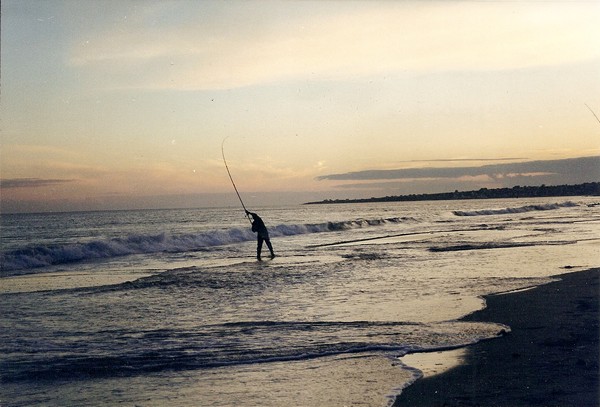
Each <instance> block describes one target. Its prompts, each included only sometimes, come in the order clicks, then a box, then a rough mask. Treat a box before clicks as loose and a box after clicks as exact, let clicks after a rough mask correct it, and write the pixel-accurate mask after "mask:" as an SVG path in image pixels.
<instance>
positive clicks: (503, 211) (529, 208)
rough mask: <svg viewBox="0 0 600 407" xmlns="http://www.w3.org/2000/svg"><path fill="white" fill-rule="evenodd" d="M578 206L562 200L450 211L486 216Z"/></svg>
mask: <svg viewBox="0 0 600 407" xmlns="http://www.w3.org/2000/svg"><path fill="white" fill-rule="evenodd" d="M573 206H578V205H577V204H576V203H573V202H570V201H569V202H563V203H555V204H542V205H527V206H519V207H516V208H504V209H480V210H476V211H452V213H453V214H454V215H456V216H487V215H504V214H510V213H525V212H533V211H549V210H554V209H560V208H569V207H573Z"/></svg>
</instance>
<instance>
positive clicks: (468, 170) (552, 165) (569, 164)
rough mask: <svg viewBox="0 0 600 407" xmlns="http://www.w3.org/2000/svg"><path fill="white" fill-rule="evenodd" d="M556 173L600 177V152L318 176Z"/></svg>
mask: <svg viewBox="0 0 600 407" xmlns="http://www.w3.org/2000/svg"><path fill="white" fill-rule="evenodd" d="M551 175H553V176H556V177H557V178H558V177H562V178H564V179H571V180H573V181H572V182H586V181H598V180H600V156H597V157H581V158H570V159H564V160H547V161H527V162H520V163H507V164H492V165H483V166H479V167H427V168H405V169H394V170H366V171H357V172H348V173H342V174H330V175H323V176H320V177H317V180H320V181H324V180H327V181H373V180H405V181H406V180H410V181H413V180H419V179H421V180H435V179H455V180H457V181H466V180H472V181H475V182H476V181H482V180H485V181H491V180H500V179H509V180H510V179H513V180H514V179H515V178H523V177H543V176H551Z"/></svg>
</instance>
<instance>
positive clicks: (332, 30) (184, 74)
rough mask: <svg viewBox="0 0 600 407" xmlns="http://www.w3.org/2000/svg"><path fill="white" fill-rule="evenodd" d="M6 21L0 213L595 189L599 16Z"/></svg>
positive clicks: (232, 8)
mask: <svg viewBox="0 0 600 407" xmlns="http://www.w3.org/2000/svg"><path fill="white" fill-rule="evenodd" d="M1 7H2V9H1V12H2V15H1V18H2V21H1V22H2V24H1V41H2V44H1V111H0V113H1V150H0V153H1V156H0V158H1V164H0V170H1V173H0V178H1V184H0V186H1V204H2V207H1V209H2V211H3V212H22V211H61V210H95V209H126V208H166V207H197V206H219V205H224V206H235V205H238V201H237V198H236V197H235V195H234V192H233V188H232V186H231V183H230V181H229V178H228V176H227V172H226V171H225V167H224V165H223V160H222V157H221V143H222V142H223V140H224V139H225V138H227V140H226V142H225V153H226V156H227V160H228V164H229V168H230V169H231V171H232V175H233V177H234V179H235V181H236V183H237V186H238V189H239V190H240V193H241V194H242V196H243V197H244V198H245V200H246V201H247V204H248V205H249V206H251V207H253V206H257V205H279V204H288V203H301V202H305V201H309V200H318V199H326V198H360V197H371V196H386V195H404V194H411V193H427V192H445V191H454V190H456V189H458V190H471V189H479V188H482V187H486V188H496V187H505V186H508V187H511V186H514V185H541V184H544V183H545V184H546V185H552V184H565V183H580V182H588V181H600V167H599V166H598V163H599V162H600V161H599V159H598V156H600V123H599V121H598V119H597V118H596V117H595V116H594V113H595V114H600V1H522V2H521V1H506V2H503V1H293V0H291V1H192V0H190V1H160V0H156V1H152V0H147V1H133V0H131V1H129V0H115V1H109V0H89V1H79V0H73V1H60V0H38V1H32V0H12V1H11V0H3V1H2V4H1ZM584 158H585V159H584ZM373 170H379V171H377V172H373ZM374 174H376V175H374Z"/></svg>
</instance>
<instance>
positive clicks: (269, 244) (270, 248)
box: [265, 239, 275, 258]
mask: <svg viewBox="0 0 600 407" xmlns="http://www.w3.org/2000/svg"><path fill="white" fill-rule="evenodd" d="M265 242H267V247H268V248H269V250H270V251H271V258H274V257H275V252H273V245H272V244H271V239H265Z"/></svg>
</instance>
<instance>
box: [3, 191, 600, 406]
mask: <svg viewBox="0 0 600 407" xmlns="http://www.w3.org/2000/svg"><path fill="white" fill-rule="evenodd" d="M590 202H594V201H593V199H591V198H580V197H574V198H571V199H569V200H565V199H560V198H559V199H531V200H525V199H516V200H494V201H491V200H490V201H443V202H417V203H390V204H356V205H354V204H353V205H317V206H313V205H311V206H297V207H281V208H260V210H258V209H257V212H258V213H259V214H260V215H261V216H262V217H263V219H264V220H265V223H266V224H267V226H268V227H269V231H270V233H271V237H272V241H273V244H274V246H275V250H276V252H277V254H278V256H279V257H277V258H275V259H274V260H272V261H263V262H257V261H256V260H254V255H255V245H256V243H255V241H254V235H253V234H252V233H251V232H250V231H249V223H248V222H247V220H245V219H244V218H243V213H242V214H241V215H240V211H239V210H238V209H227V210H223V209H195V210H162V211H123V212H93V213H70V214H36V215H3V216H2V250H3V252H2V258H1V259H2V269H1V271H0V273H1V274H0V275H1V277H0V293H1V294H0V306H1V307H2V310H7V311H6V312H3V313H2V317H0V354H1V356H0V372H1V375H2V376H1V379H2V387H1V390H0V404H2V405H9V406H12V405H15V406H16V405H31V404H43V405H112V404H116V403H125V404H128V405H135V404H138V405H174V406H175V405H177V406H180V405H219V406H227V405H236V404H244V405H257V406H258V405H261V406H281V405H288V406H294V405H295V406H305V405H320V406H342V405H355V406H358V405H369V406H373V405H388V404H389V403H391V402H392V401H393V395H394V394H397V392H398V391H399V389H401V388H402V387H404V386H406V385H407V384H409V383H410V382H412V381H413V380H414V378H415V377H416V372H415V371H414V370H412V369H410V368H406V367H405V366H402V364H401V363H398V362H397V361H396V360H395V357H396V356H398V355H402V354H405V353H407V352H416V351H419V350H432V349H448V348H454V347H457V346H462V345H465V344H468V343H473V342H476V341H478V340H481V339H483V338H489V337H493V336H495V335H497V334H498V333H499V332H500V331H501V330H502V329H508V328H507V327H504V326H501V325H497V324H482V323H465V322H457V321H456V320H457V319H458V318H460V317H461V316H463V315H465V314H467V313H470V312H472V311H474V310H476V309H479V308H481V307H482V306H484V304H483V301H482V300H481V298H480V297H481V296H482V295H485V294H489V293H493V292H501V291H508V290H514V289H519V288H523V287H528V286H532V285H536V284H541V283H544V282H547V281H549V279H548V277H549V276H551V275H554V274H559V273H561V272H564V271H565V270H564V267H566V266H569V267H572V268H573V270H577V269H583V268H588V267H592V266H597V259H598V258H599V256H598V255H599V254H600V253H599V249H600V245H599V244H598V239H599V236H600V234H599V233H598V232H599V231H600V227H599V225H600V208H599V207H588V206H587V203H590ZM32 230H35V231H36V232H35V233H32V232H31V231H32ZM265 250H266V248H265Z"/></svg>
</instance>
